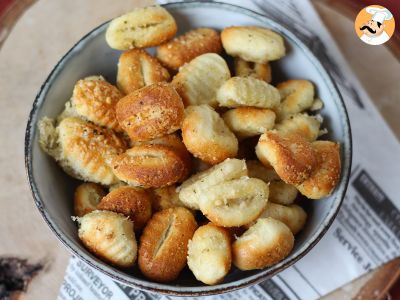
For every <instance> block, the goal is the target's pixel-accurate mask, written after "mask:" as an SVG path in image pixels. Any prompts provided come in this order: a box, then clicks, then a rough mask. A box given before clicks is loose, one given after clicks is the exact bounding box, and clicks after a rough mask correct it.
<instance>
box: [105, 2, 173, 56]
mask: <svg viewBox="0 0 400 300" xmlns="http://www.w3.org/2000/svg"><path fill="white" fill-rule="evenodd" d="M176 31H177V26H176V22H175V20H174V18H173V17H172V16H171V14H170V13H169V12H168V11H167V10H166V9H165V8H163V7H161V6H148V7H143V8H137V9H135V10H133V11H131V12H129V13H127V14H124V15H122V16H120V17H118V18H115V19H114V20H112V21H111V22H110V24H109V25H108V28H107V31H106V42H107V44H108V45H109V46H110V47H111V48H113V49H117V50H129V49H133V48H147V47H153V46H157V45H160V44H162V43H164V42H166V41H168V40H170V39H171V38H173V37H174V36H175V34H176Z"/></svg>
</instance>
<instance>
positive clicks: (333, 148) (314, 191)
mask: <svg viewBox="0 0 400 300" xmlns="http://www.w3.org/2000/svg"><path fill="white" fill-rule="evenodd" d="M312 146H313V149H314V151H315V153H316V156H317V160H318V164H317V166H316V167H315V169H314V171H313V172H312V173H311V176H310V177H309V178H308V179H306V180H305V181H304V182H303V183H302V184H300V185H299V186H297V189H298V190H299V191H300V193H302V194H303V195H304V196H306V197H308V198H311V199H321V198H323V197H326V196H328V195H329V194H330V193H332V191H333V189H334V188H335V186H336V185H337V183H338V182H339V179H340V171H341V163H340V146H339V144H338V143H334V142H331V141H315V142H313V143H312Z"/></svg>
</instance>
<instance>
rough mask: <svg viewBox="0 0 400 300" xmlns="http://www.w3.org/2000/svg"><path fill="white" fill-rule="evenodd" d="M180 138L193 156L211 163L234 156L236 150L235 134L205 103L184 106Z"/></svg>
mask: <svg viewBox="0 0 400 300" xmlns="http://www.w3.org/2000/svg"><path fill="white" fill-rule="evenodd" d="M182 138H183V143H184V144H185V146H186V148H187V149H188V150H189V152H190V153H192V154H193V156H194V157H197V158H200V159H201V160H203V161H205V162H206V163H209V164H213V165H214V164H217V163H220V162H222V161H224V160H225V159H227V158H231V157H235V156H236V154H237V151H238V140H237V138H236V136H235V135H234V134H233V133H232V131H231V130H230V129H229V127H228V126H227V125H226V124H225V122H224V120H223V119H222V118H221V117H220V116H219V114H218V113H217V112H215V111H214V110H213V109H212V107H210V106H209V105H206V104H203V105H197V106H190V107H188V108H186V111H185V119H184V120H183V123H182Z"/></svg>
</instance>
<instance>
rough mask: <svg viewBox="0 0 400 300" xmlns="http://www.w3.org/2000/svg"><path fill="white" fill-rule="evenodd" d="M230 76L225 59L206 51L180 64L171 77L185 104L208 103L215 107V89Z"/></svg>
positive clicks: (216, 103)
mask: <svg viewBox="0 0 400 300" xmlns="http://www.w3.org/2000/svg"><path fill="white" fill-rule="evenodd" d="M230 77H231V73H230V71H229V68H228V65H227V64H226V62H225V60H224V59H223V58H222V57H221V56H219V55H218V54H216V53H206V54H202V55H200V56H197V57H196V58H194V59H193V60H192V61H190V62H189V63H187V64H186V65H184V66H182V67H181V68H180V69H179V72H178V74H176V75H175V77H174V78H173V79H172V85H173V86H174V88H175V89H176V91H177V92H178V93H179V95H180V96H181V97H182V99H183V102H184V104H185V106H189V105H200V104H208V105H210V106H212V107H216V106H217V105H218V102H217V100H216V93H217V90H218V88H219V87H220V86H221V85H222V84H223V83H224V82H225V81H226V80H227V79H229V78H230Z"/></svg>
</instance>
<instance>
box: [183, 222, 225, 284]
mask: <svg viewBox="0 0 400 300" xmlns="http://www.w3.org/2000/svg"><path fill="white" fill-rule="evenodd" d="M231 263H232V254H231V239H230V236H229V233H228V232H227V231H226V230H225V229H224V228H221V227H218V226H215V225H214V224H212V223H209V224H207V225H204V226H201V227H199V228H198V229H197V230H196V232H195V233H194V235H193V238H192V239H191V240H190V241H189V245H188V266H189V269H190V270H191V271H192V272H193V274H194V276H195V277H196V278H197V280H200V281H201V282H204V283H205V284H217V283H218V282H220V281H221V280H223V279H224V277H225V275H226V274H228V272H229V270H230V269H231Z"/></svg>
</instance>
